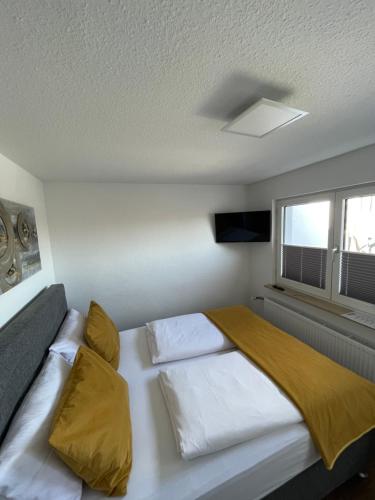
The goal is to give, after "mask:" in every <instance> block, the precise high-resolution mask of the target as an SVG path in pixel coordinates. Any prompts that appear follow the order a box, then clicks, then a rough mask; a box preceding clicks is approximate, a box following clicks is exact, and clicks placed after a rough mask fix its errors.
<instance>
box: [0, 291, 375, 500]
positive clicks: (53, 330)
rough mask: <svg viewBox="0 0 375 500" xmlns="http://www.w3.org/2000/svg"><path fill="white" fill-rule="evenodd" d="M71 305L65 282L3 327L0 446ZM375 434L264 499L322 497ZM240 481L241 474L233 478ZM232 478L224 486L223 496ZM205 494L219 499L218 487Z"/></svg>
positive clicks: (359, 467)
mask: <svg viewBox="0 0 375 500" xmlns="http://www.w3.org/2000/svg"><path fill="white" fill-rule="evenodd" d="M66 313H67V303H66V297H65V289H64V285H52V286H50V287H49V288H46V289H45V290H43V291H42V292H41V293H40V294H39V295H37V297H35V299H34V300H32V301H31V302H30V303H29V304H28V305H27V306H26V307H24V308H23V309H22V310H21V311H20V312H19V313H18V314H17V315H16V316H15V317H14V318H13V319H12V320H11V321H9V322H8V323H7V324H6V325H5V326H4V327H3V328H2V329H1V330H0V444H1V442H2V440H3V439H4V436H5V434H6V432H7V429H8V427H9V424H10V422H11V420H12V418H13V416H14V414H15V412H16V411H17V409H18V407H19V405H20V404H21V402H22V400H23V398H24V396H25V394H26V392H27V391H28V389H29V387H30V385H31V384H32V382H33V381H34V379H35V377H36V376H37V374H38V373H39V370H40V368H41V366H42V364H43V362H44V360H45V357H46V355H47V353H48V348H49V346H50V345H51V343H52V342H53V340H54V339H55V337H56V334H57V332H58V330H59V328H60V326H61V324H62V322H63V321H64V318H65V315H66ZM374 445H375V432H374V431H372V432H371V433H368V434H366V435H365V436H363V437H362V438H361V439H360V440H358V441H356V442H355V443H353V444H352V445H351V446H350V447H349V448H348V449H347V450H345V452H344V453H343V454H342V455H341V456H340V458H339V459H338V460H337V462H336V465H335V467H334V468H333V470H332V471H330V472H328V471H327V470H326V469H325V467H324V465H323V462H322V460H319V461H318V462H316V463H315V464H314V465H312V466H311V467H309V468H308V469H306V470H304V471H303V472H301V473H300V474H299V475H297V476H295V477H294V478H293V479H291V480H290V481H288V482H287V483H285V484H283V485H282V486H281V487H279V488H278V489H277V490H275V491H273V492H272V493H271V494H269V495H267V496H266V497H265V499H266V500H301V499H303V500H318V499H322V498H324V496H326V495H327V494H328V493H330V492H331V491H332V490H334V489H335V488H336V487H337V486H339V485H340V484H342V483H344V482H345V481H347V480H348V479H350V478H351V477H352V476H354V475H355V474H357V473H359V472H360V471H364V470H366V464H367V463H368V461H369V458H370V456H372V455H371V454H372V453H374V451H375V446H374ZM234 480H237V481H238V478H234V479H233V481H234ZM230 485H231V481H228V482H227V483H226V484H224V485H221V486H220V497H221V498H224V497H225V496H224V497H223V493H224V494H225V490H226V488H228V496H227V497H226V498H231V493H230ZM204 498H207V499H208V498H211V499H214V498H215V490H213V491H211V492H210V493H209V494H207V495H205V497H204Z"/></svg>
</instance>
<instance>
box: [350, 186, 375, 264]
mask: <svg viewBox="0 0 375 500" xmlns="http://www.w3.org/2000/svg"><path fill="white" fill-rule="evenodd" d="M344 251H347V252H360V253H367V254H373V255H375V195H371V196H361V197H356V198H349V199H347V200H345V230H344Z"/></svg>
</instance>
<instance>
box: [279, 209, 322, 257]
mask: <svg viewBox="0 0 375 500" xmlns="http://www.w3.org/2000/svg"><path fill="white" fill-rule="evenodd" d="M329 205H330V202H329V201H319V202H313V203H305V204H303V205H292V206H287V207H285V209H284V242H283V243H284V245H294V246H303V247H313V248H327V247H328V229H329Z"/></svg>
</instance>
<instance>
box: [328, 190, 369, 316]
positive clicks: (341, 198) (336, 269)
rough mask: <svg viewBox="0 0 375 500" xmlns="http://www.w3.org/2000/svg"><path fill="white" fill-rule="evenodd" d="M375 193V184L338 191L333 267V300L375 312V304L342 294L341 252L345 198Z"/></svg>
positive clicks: (342, 246)
mask: <svg viewBox="0 0 375 500" xmlns="http://www.w3.org/2000/svg"><path fill="white" fill-rule="evenodd" d="M374 194H375V186H374V185H369V186H365V187H353V188H350V189H346V190H342V191H337V193H336V206H335V229H334V259H333V269H332V301H334V302H337V303H339V304H342V305H344V306H346V307H349V308H351V309H358V310H360V311H365V312H369V313H373V314H374V313H375V304H370V303H368V302H364V301H362V300H357V299H353V298H351V297H345V296H344V295H340V293H339V291H340V252H341V251H342V250H343V249H344V224H345V200H346V199H347V198H355V197H361V196H368V195H374Z"/></svg>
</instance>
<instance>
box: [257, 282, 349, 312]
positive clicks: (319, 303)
mask: <svg viewBox="0 0 375 500" xmlns="http://www.w3.org/2000/svg"><path fill="white" fill-rule="evenodd" d="M264 286H265V288H267V289H269V290H272V291H273V292H276V293H279V294H281V295H283V296H284V297H290V298H292V299H295V300H299V301H301V302H304V303H305V304H309V305H310V306H314V307H318V308H319V309H323V310H324V311H327V312H329V313H331V314H335V315H336V316H342V315H343V314H346V313H349V312H351V311H352V309H348V308H347V307H343V306H341V305H339V304H335V303H334V302H331V301H329V300H325V299H320V298H318V297H313V296H312V295H308V294H307V293H302V292H297V291H296V290H293V289H292V288H288V287H284V286H283V288H284V290H278V289H277V288H274V287H273V286H272V285H271V284H267V285H264ZM346 319H348V318H346Z"/></svg>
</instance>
